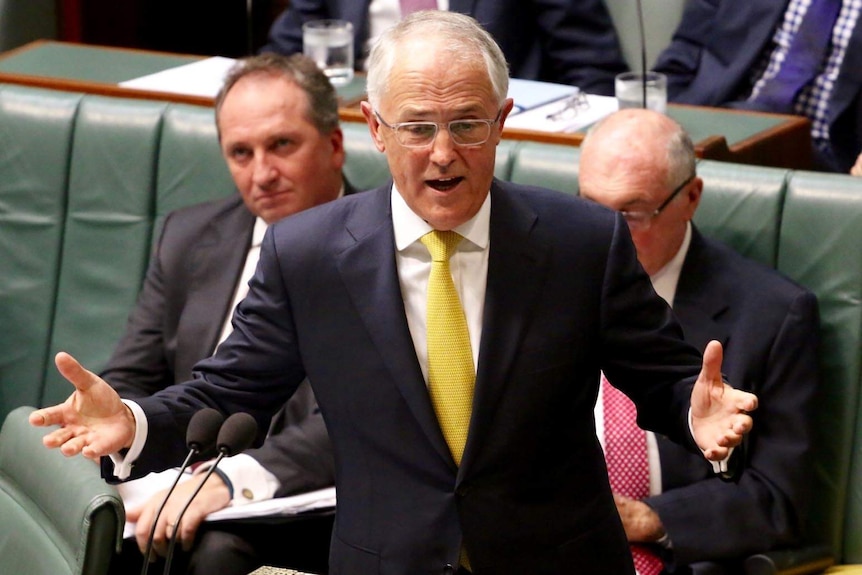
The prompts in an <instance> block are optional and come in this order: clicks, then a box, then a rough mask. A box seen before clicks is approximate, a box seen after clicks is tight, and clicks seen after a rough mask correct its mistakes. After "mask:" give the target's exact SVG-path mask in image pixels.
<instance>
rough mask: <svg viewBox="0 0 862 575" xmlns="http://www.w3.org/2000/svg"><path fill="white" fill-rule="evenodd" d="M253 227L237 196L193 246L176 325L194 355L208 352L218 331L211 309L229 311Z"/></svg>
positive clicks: (198, 355) (214, 343)
mask: <svg viewBox="0 0 862 575" xmlns="http://www.w3.org/2000/svg"><path fill="white" fill-rule="evenodd" d="M253 228H254V217H253V216H252V214H251V213H250V212H249V211H248V210H247V209H246V207H245V205H244V204H243V203H242V202H241V200H239V199H238V200H237V202H236V203H235V204H231V205H230V207H229V208H228V209H226V210H225V211H224V212H221V213H220V214H219V215H218V216H217V217H216V218H214V219H213V220H212V222H210V224H209V225H208V226H206V228H205V229H204V231H203V235H202V237H201V241H200V243H199V244H198V247H197V248H196V249H195V254H194V256H193V257H192V266H193V267H192V272H191V277H190V285H189V296H188V300H187V304H186V305H187V309H186V312H185V313H184V314H183V315H184V318H183V322H182V323H181V324H180V326H179V327H178V337H179V338H181V339H185V338H189V339H188V340H187V341H192V342H196V347H198V350H199V351H202V352H203V354H199V353H197V352H195V353H196V354H197V357H198V358H201V357H207V356H209V355H210V354H211V353H212V352H213V351H214V349H215V345H216V343H217V341H218V338H219V336H220V335H221V330H222V327H223V323H222V322H213V321H212V316H213V313H219V314H220V315H219V317H222V318H226V317H227V314H228V313H231V310H229V309H228V308H229V306H230V305H231V303H232V300H233V295H234V292H235V290H236V282H237V278H238V277H239V275H240V271H241V270H242V267H243V265H244V264H245V258H246V254H247V253H248V249H249V246H250V244H251V234H252V230H253ZM192 336H193V337H192ZM183 347H187V346H183Z"/></svg>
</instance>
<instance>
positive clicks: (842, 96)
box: [654, 0, 862, 172]
mask: <svg viewBox="0 0 862 575" xmlns="http://www.w3.org/2000/svg"><path fill="white" fill-rule="evenodd" d="M787 3H788V2H787V0H690V1H689V2H687V3H686V8H685V12H684V13H683V17H682V21H681V22H680V25H679V27H678V28H677V30H676V32H675V33H674V37H673V40H672V42H671V44H670V46H668V47H667V48H666V49H665V50H664V52H662V53H661V54H660V55H659V57H658V60H657V61H656V65H655V68H654V69H655V70H657V71H659V72H663V73H665V74H667V76H668V99H669V100H670V101H672V102H678V103H683V104H697V105H703V106H722V105H726V104H729V103H732V102H736V101H738V100H740V99H742V98H744V97H746V96H747V95H748V94H749V93H750V92H751V88H752V84H751V81H752V77H751V70H752V67H754V66H755V65H756V64H757V62H758V61H759V59H760V58H761V57H762V56H763V53H764V50H765V49H766V47H767V45H769V44H770V42H771V41H772V37H773V35H774V33H775V30H776V28H777V27H778V26H779V25H780V24H781V21H782V18H783V17H784V12H785V9H786V8H787ZM860 91H862V26H860V25H859V23H858V22H857V25H856V27H855V28H854V29H853V31H852V34H851V37H850V43H849V45H848V47H847V52H846V53H845V55H844V61H843V63H842V64H841V69H840V71H839V74H838V77H837V79H836V81H835V88H834V91H833V92H832V97H831V99H830V101H829V111H828V118H829V136H830V141H831V143H832V147H833V153H834V154H835V156H836V157H835V160H836V165H834V166H832V167H833V168H834V169H836V170H838V171H841V172H847V171H849V170H850V167H851V166H852V165H853V162H854V161H855V159H856V156H857V155H858V154H859V153H860V151H862V98H860Z"/></svg>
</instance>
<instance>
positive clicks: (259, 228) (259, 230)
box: [251, 217, 266, 248]
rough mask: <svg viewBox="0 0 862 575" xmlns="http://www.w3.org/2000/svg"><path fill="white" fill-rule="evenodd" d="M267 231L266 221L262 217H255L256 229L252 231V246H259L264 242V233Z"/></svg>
mask: <svg viewBox="0 0 862 575" xmlns="http://www.w3.org/2000/svg"><path fill="white" fill-rule="evenodd" d="M265 233H266V222H265V221H264V220H263V218H261V217H256V218H255V219H254V230H252V232H251V247H253V248H259V247H260V244H261V243H263V235H264V234H265Z"/></svg>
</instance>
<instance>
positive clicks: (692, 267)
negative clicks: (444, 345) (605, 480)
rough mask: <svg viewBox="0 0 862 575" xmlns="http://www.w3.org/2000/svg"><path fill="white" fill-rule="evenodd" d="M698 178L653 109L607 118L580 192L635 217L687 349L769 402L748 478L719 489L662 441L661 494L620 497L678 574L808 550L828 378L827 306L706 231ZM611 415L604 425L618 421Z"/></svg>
mask: <svg viewBox="0 0 862 575" xmlns="http://www.w3.org/2000/svg"><path fill="white" fill-rule="evenodd" d="M695 174H696V172H695V155H694V147H693V146H692V144H691V140H690V139H689V137H688V135H687V134H686V133H685V131H684V130H683V129H682V127H680V126H679V124H677V123H676V122H674V121H673V120H671V119H670V118H668V117H667V116H665V115H663V114H658V113H656V112H652V111H650V110H639V109H630V110H622V111H620V112H617V113H615V114H613V115H611V116H609V117H607V118H605V119H604V120H602V122H600V123H599V124H598V125H597V126H596V127H594V128H593V129H592V130H591V131H590V133H589V135H588V136H587V138H586V139H585V140H584V142H583V144H582V145H581V158H580V171H579V175H578V178H579V182H580V193H581V196H583V197H585V198H588V199H591V200H593V201H596V202H598V203H601V204H603V205H606V206H608V207H610V208H613V209H615V210H618V211H621V212H622V213H623V215H624V216H625V217H626V220H627V221H628V223H629V227H630V229H631V233H632V239H633V241H634V244H635V247H636V249H637V253H638V260H639V261H640V262H641V264H642V265H643V267H644V270H645V271H646V272H647V273H648V274H649V276H650V279H651V280H652V283H653V286H654V287H655V289H656V291H657V292H658V294H659V295H660V296H662V297H663V298H664V299H665V300H666V301H667V302H668V304H670V305H671V306H672V307H673V310H674V313H675V315H676V316H677V318H678V319H679V321H680V324H681V325H682V327H683V331H684V333H685V339H686V341H688V342H690V343H692V344H693V345H694V346H695V347H697V348H698V349H703V348H704V347H705V346H706V344H707V343H708V342H709V341H710V340H712V339H717V340H719V341H720V342H722V344H723V346H724V363H723V364H722V365H723V367H724V373H725V375H726V377H727V378H728V381H730V382H731V384H732V385H734V386H736V387H738V388H740V389H745V390H747V391H750V392H752V393H755V394H757V396H758V398H759V399H760V401H761V405H760V409H758V411H757V412H756V414H755V416H754V419H755V427H754V430H753V431H752V433H751V434H750V435H749V438H748V441H747V443H746V446H747V449H746V451H745V466H746V471H745V473H744V474H743V475H742V477H741V478H740V481H739V482H738V483H727V482H722V481H720V480H719V479H718V478H716V477H715V476H714V475H713V473H712V470H711V469H710V468H709V465H708V464H707V463H706V462H705V461H704V460H703V458H702V457H697V456H694V455H693V454H691V453H689V452H687V451H685V450H683V449H681V448H680V447H679V446H678V445H676V444H673V443H671V442H669V441H667V439H665V438H662V437H656V438H655V443H654V444H653V447H651V448H650V449H648V451H651V452H653V453H654V454H655V455H656V456H657V459H656V458H654V459H651V461H652V462H653V463H652V464H651V466H650V471H651V474H652V476H653V477H652V478H653V481H652V483H651V486H652V487H653V489H652V490H651V493H650V496H649V497H647V498H645V499H643V500H642V501H634V500H631V499H626V498H624V497H621V496H617V497H616V499H617V505H618V507H619V510H620V515H621V517H622V520H623V524H624V526H625V528H626V534H627V536H628V538H629V541H631V542H633V543H648V544H658V543H659V542H660V545H659V547H660V548H663V549H660V548H657V549H656V550H658V551H660V555H663V556H664V559H665V561H666V563H667V564H668V565H669V566H670V567H671V568H676V569H675V570H674V571H673V572H674V573H677V572H685V569H686V567H685V566H687V565H689V564H691V563H695V562H701V561H716V562H720V563H722V564H723V565H725V566H726V570H727V573H739V572H741V571H742V567H741V563H740V562H741V560H742V559H744V558H745V557H746V556H748V555H751V554H754V553H760V552H764V551H768V550H772V549H776V548H781V547H787V546H791V545H793V544H797V543H799V542H800V535H801V527H802V519H803V517H804V516H805V512H806V504H807V501H808V493H807V492H808V486H809V475H810V472H809V465H807V457H808V455H809V453H810V451H811V447H812V439H811V431H812V425H813V423H812V411H811V401H812V399H813V397H814V394H815V393H816V391H817V382H818V359H817V347H818V333H819V321H818V314H817V302H816V298H815V296H814V294H813V293H811V292H810V291H809V290H807V289H805V288H802V287H800V286H799V285H797V284H795V283H793V282H792V281H790V280H789V279H787V278H785V277H784V276H782V275H781V274H780V273H778V272H776V271H775V270H773V269H771V268H767V267H765V266H763V265H761V264H758V263H756V262H754V261H752V260H750V259H748V258H745V257H742V256H741V255H739V254H738V253H736V252H734V251H733V250H731V249H730V248H728V247H727V246H725V245H724V244H721V243H720V242H718V241H715V240H712V239H709V238H706V237H704V236H703V235H702V234H701V233H700V232H699V231H698V230H697V227H696V226H695V225H694V224H693V223H692V218H693V217H694V214H695V211H696V209H697V207H698V204H699V202H700V198H701V192H702V190H703V181H702V180H701V179H700V178H699V177H697V176H696V175H695ZM600 406H601V403H598V404H597V409H600ZM605 415H606V414H605V413H600V415H599V416H598V417H597V421H598V422H607V421H608V418H607V417H604V416H605ZM597 427H598V428H599V432H600V437H601V436H602V435H601V432H602V429H601V428H602V425H599V424H598V423H597ZM693 500H696V501H698V503H697V505H692V504H691V501H693ZM665 550H669V552H668V551H665Z"/></svg>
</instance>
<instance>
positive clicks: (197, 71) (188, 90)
mask: <svg viewBox="0 0 862 575" xmlns="http://www.w3.org/2000/svg"><path fill="white" fill-rule="evenodd" d="M235 63H236V60H235V59H233V58H225V57H223V56H213V57H212V58H204V59H202V60H198V61H197V62H192V63H191V64H185V65H183V66H177V67H175V68H168V69H167V70H162V71H161V72H156V73H155V74H148V75H146V76H141V77H139V78H133V79H131V80H126V81H125V82H120V86H123V87H124V88H135V89H138V90H151V91H153V92H170V93H171V94H184V95H186V96H203V97H211V98H215V96H216V94H218V91H219V88H221V85H222V82H223V80H224V77H225V74H227V71H228V70H230V68H231V66H233V65H234V64H235Z"/></svg>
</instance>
